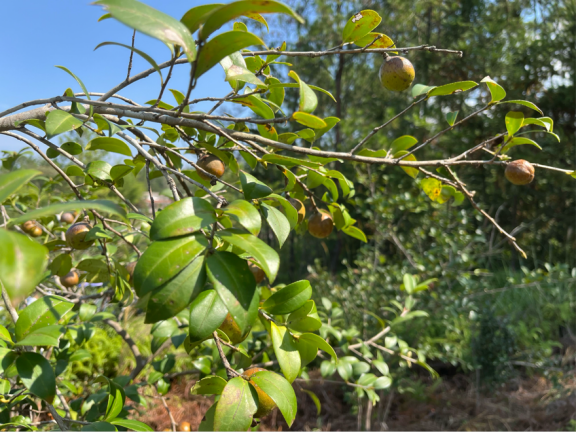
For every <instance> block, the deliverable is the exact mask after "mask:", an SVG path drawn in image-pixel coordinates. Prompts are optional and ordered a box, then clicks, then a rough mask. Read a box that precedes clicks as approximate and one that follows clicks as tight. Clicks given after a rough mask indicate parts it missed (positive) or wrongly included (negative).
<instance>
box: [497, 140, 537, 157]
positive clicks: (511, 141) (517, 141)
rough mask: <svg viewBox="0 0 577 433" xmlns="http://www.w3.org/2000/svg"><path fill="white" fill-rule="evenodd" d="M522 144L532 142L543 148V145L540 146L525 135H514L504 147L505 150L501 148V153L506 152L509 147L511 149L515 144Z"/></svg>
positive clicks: (531, 143)
mask: <svg viewBox="0 0 577 433" xmlns="http://www.w3.org/2000/svg"><path fill="white" fill-rule="evenodd" d="M521 144H530V145H532V146H535V147H536V148H537V149H539V150H542V149H541V146H539V145H538V144H537V143H536V142H534V141H533V140H531V139H529V138H525V137H513V138H512V139H511V140H510V141H509V142H508V143H507V144H506V145H505V147H504V148H503V150H501V153H503V154H505V153H506V152H507V151H508V150H509V149H511V148H512V147H514V146H519V145H521Z"/></svg>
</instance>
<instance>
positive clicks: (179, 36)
mask: <svg viewBox="0 0 577 433" xmlns="http://www.w3.org/2000/svg"><path fill="white" fill-rule="evenodd" d="M95 4H97V5H101V6H102V7H104V9H105V10H106V11H107V12H108V13H110V15H112V17H113V18H115V19H117V20H118V21H120V22H121V23H123V24H125V25H127V26H128V27H130V28H133V29H135V30H137V31H139V32H142V33H144V34H145V35H148V36H152V37H153V38H155V39H159V40H160V41H162V42H164V43H165V44H166V45H168V46H169V47H172V46H173V45H178V46H180V47H182V49H183V50H184V52H185V54H186V57H187V59H188V61H189V62H192V61H193V60H194V59H195V57H196V47H195V44H194V40H193V39H192V36H191V35H190V33H189V31H188V29H187V28H186V26H185V25H184V24H182V23H181V22H180V21H177V20H175V19H174V18H172V17H171V16H170V15H166V14H165V13H163V12H160V11H159V10H156V9H154V8H152V7H150V6H148V5H146V4H144V3H141V2H138V1H136V0H98V1H97V2H95Z"/></svg>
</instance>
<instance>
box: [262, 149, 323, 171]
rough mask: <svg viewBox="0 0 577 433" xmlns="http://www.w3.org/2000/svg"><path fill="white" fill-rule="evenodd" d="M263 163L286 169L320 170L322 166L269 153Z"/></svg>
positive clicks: (264, 157) (263, 158)
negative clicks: (299, 167)
mask: <svg viewBox="0 0 577 433" xmlns="http://www.w3.org/2000/svg"><path fill="white" fill-rule="evenodd" d="M262 160H263V161H266V162H270V163H272V164H279V165H283V166H285V167H288V168H291V167H296V166H301V167H308V168H319V167H321V166H322V164H320V163H318V162H313V161H309V160H306V159H300V158H293V157H291V156H284V155H277V154H275V153H268V154H266V155H264V156H263V157H262Z"/></svg>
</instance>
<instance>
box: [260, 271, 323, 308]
mask: <svg viewBox="0 0 577 433" xmlns="http://www.w3.org/2000/svg"><path fill="white" fill-rule="evenodd" d="M312 293H313V289H312V287H311V283H310V282H308V281H307V280H301V281H297V282H295V283H292V284H289V285H288V286H285V287H284V288H282V289H280V290H279V291H278V292H276V293H273V295H272V296H271V297H270V298H268V299H267V300H266V301H265V303H264V304H263V306H262V307H263V308H264V309H265V311H267V312H268V313H270V314H279V315H281V314H289V313H292V312H293V311H296V310H298V309H299V308H301V307H302V306H303V305H304V304H305V303H306V302H307V301H308V300H309V299H310V298H311V295H312Z"/></svg>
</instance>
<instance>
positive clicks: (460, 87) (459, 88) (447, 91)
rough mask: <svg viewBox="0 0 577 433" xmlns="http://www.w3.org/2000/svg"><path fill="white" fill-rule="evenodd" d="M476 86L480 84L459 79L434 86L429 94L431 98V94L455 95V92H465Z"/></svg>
mask: <svg viewBox="0 0 577 433" xmlns="http://www.w3.org/2000/svg"><path fill="white" fill-rule="evenodd" d="M476 86H478V84H477V83H475V82H474V81H458V82H456V83H450V84H444V85H442V86H438V87H434V88H433V89H430V90H429V91H428V92H427V96H428V97H429V98H430V97H431V96H445V95H453V94H455V93H461V92H465V91H467V90H469V89H472V88H473V87H476Z"/></svg>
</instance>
